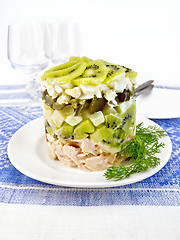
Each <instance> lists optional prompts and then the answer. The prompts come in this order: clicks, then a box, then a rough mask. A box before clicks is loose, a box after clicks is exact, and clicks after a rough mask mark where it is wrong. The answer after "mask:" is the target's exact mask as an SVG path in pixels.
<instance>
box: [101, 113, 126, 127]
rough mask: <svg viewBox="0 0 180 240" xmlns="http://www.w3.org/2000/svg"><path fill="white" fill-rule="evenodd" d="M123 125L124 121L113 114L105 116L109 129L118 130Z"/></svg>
mask: <svg viewBox="0 0 180 240" xmlns="http://www.w3.org/2000/svg"><path fill="white" fill-rule="evenodd" d="M121 123H122V120H121V119H120V118H118V117H116V116H114V115H112V114H109V115H106V116H105V124H106V127H107V128H111V129H116V128H118V127H119V126H120V125H121Z"/></svg>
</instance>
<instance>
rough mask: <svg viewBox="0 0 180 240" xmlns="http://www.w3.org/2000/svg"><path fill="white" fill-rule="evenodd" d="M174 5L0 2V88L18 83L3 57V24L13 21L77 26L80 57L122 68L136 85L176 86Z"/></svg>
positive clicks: (178, 46) (179, 43)
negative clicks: (150, 81)
mask: <svg viewBox="0 0 180 240" xmlns="http://www.w3.org/2000/svg"><path fill="white" fill-rule="evenodd" d="M179 12H180V1H178V0H171V1H170V0H169V1H168V0H150V1H143V0H136V1H133V0H126V1H125V0H124V1H121V0H119V1H118V0H75V1H73V0H31V1H25V0H0V73H1V79H0V83H1V84H5V83H19V82H24V81H25V78H24V76H23V75H22V74H20V73H18V72H16V71H15V70H12V69H11V68H10V66H9V62H8V60H7V54H6V42H7V25H8V24H11V23H19V22H32V21H35V22H37V21H46V22H49V23H52V22H60V21H63V22H64V21H68V22H78V23H79V24H80V28H81V36H82V47H83V52H82V55H86V56H88V57H90V58H94V59H95V58H102V59H105V60H107V61H112V62H115V63H119V64H122V65H127V66H129V67H131V68H133V69H134V70H136V71H137V72H138V83H140V82H143V81H146V80H148V79H154V80H155V83H156V84H157V85H159V84H161V85H168V86H179V87H180V71H179V64H180V26H179V23H180V14H179Z"/></svg>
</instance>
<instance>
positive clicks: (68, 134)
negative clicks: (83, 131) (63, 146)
mask: <svg viewBox="0 0 180 240" xmlns="http://www.w3.org/2000/svg"><path fill="white" fill-rule="evenodd" d="M57 134H58V135H59V136H60V137H63V138H64V139H65V140H67V141H69V140H72V139H74V127H73V126H71V125H69V124H68V123H64V124H63V125H62V127H61V128H60V129H59V130H58V132H57Z"/></svg>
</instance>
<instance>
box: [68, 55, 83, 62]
mask: <svg viewBox="0 0 180 240" xmlns="http://www.w3.org/2000/svg"><path fill="white" fill-rule="evenodd" d="M69 61H77V62H83V61H84V59H82V58H81V57H77V56H71V57H70V58H69Z"/></svg>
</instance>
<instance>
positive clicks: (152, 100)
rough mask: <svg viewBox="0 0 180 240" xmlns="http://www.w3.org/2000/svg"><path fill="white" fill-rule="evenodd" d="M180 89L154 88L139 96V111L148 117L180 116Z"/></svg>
mask: <svg viewBox="0 0 180 240" xmlns="http://www.w3.org/2000/svg"><path fill="white" fill-rule="evenodd" d="M179 99H180V90H178V89H176V90H175V89H162V88H153V90H152V91H151V92H150V93H148V94H142V95H140V96H138V97H137V101H136V103H137V104H136V105H137V113H138V114H140V115H143V116H145V117H148V118H154V119H163V118H164V119H165V118H178V117H180V101H179Z"/></svg>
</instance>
